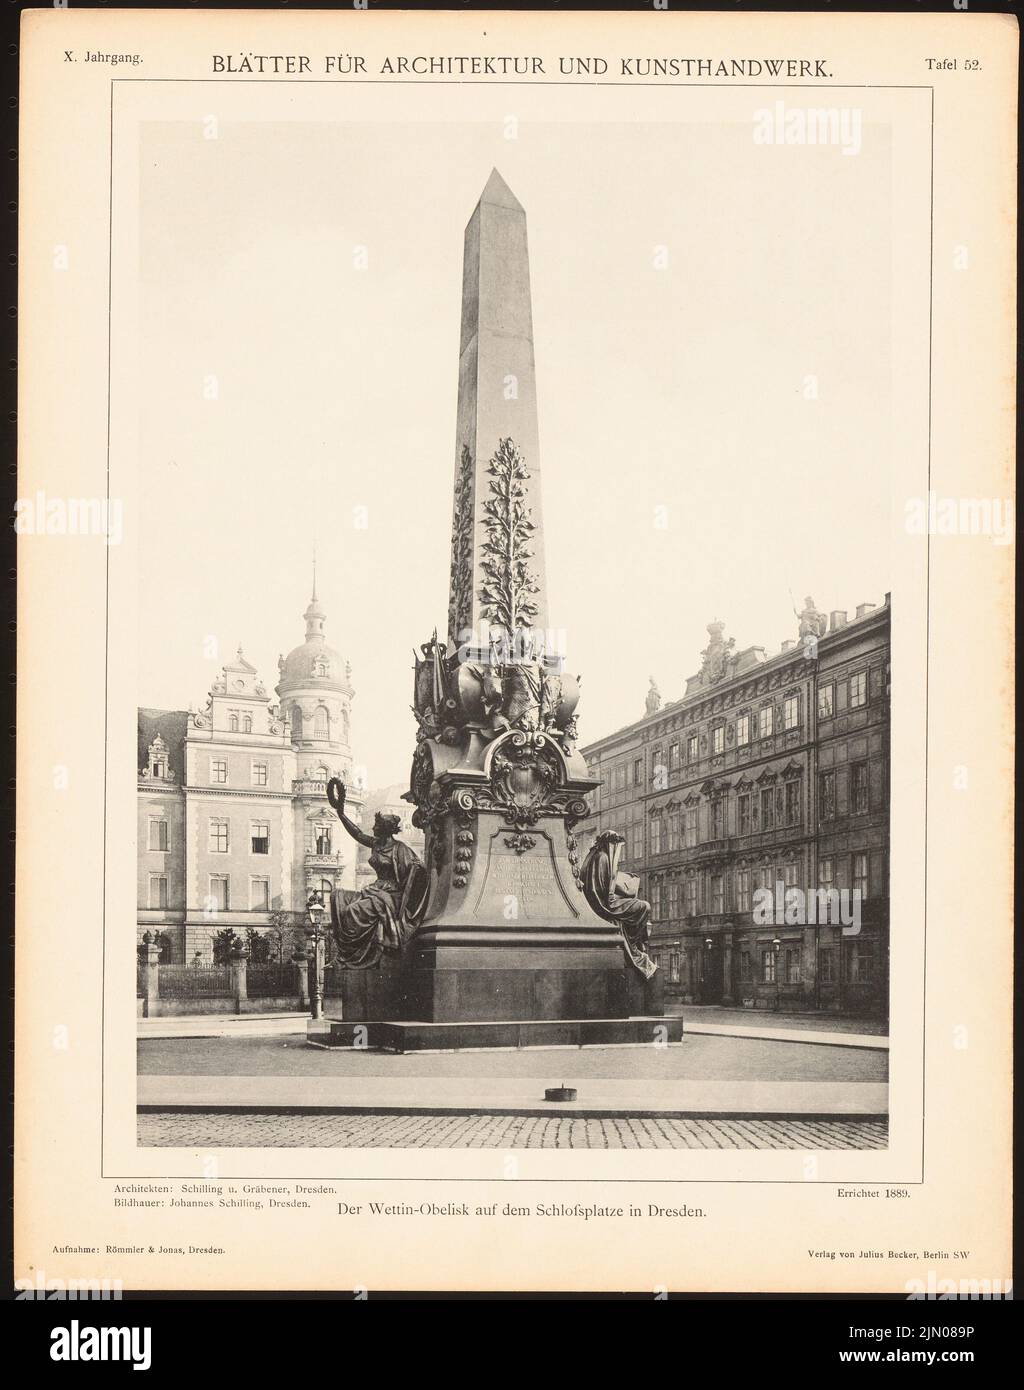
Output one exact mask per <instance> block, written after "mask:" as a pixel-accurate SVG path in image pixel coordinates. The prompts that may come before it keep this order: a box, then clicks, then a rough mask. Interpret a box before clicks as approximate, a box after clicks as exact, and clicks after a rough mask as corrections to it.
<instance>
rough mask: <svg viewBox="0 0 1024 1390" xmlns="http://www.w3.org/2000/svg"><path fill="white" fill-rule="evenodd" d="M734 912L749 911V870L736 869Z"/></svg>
mask: <svg viewBox="0 0 1024 1390" xmlns="http://www.w3.org/2000/svg"><path fill="white" fill-rule="evenodd" d="M736 910H737V912H749V911H750V870H749V869H737V871H736Z"/></svg>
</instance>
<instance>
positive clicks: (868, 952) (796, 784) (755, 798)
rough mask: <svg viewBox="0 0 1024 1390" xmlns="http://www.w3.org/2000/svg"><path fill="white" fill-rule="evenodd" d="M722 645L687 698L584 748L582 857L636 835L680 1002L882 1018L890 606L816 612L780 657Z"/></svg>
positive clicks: (658, 935)
mask: <svg viewBox="0 0 1024 1390" xmlns="http://www.w3.org/2000/svg"><path fill="white" fill-rule="evenodd" d="M723 634H724V624H722V623H720V622H717V621H716V622H713V623H710V624H709V625H708V635H709V642H708V646H707V648H706V649H705V650H704V652H703V653H702V656H703V661H702V665H701V668H700V670H699V671H698V672H697V673H696V674H695V675H693V676H691V677H690V678H689V679H688V680H687V682H686V689H685V692H684V694H683V696H682V698H681V699H679V700H676V701H674V702H673V703H670V704H668V705H665V706H662V704H661V698H660V695H659V693H658V690H657V687H656V685H655V684H654V682H653V680H652V682H651V690H650V692H649V694H648V696H647V706H646V713H645V715H644V717H643V718H641V719H639V720H638V721H637V722H636V723H634V724H630V725H628V726H627V727H626V728H623V729H619V730H618V731H617V732H615V733H613V734H609V735H608V736H607V737H606V738H602V739H599V740H597V741H596V742H594V743H592V744H590V745H589V746H587V747H586V748H584V749H583V750H582V752H583V755H584V757H585V759H586V761H587V764H588V767H589V768H590V771H591V773H592V774H593V775H594V776H595V777H599V778H600V780H601V787H600V789H599V791H598V792H597V793H595V795H594V797H593V798H592V808H591V815H590V817H589V818H588V819H587V821H586V822H585V823H584V824H583V826H582V827H581V829H580V831H579V832H578V833H579V839H580V843H581V851H582V852H584V853H585V852H586V849H587V848H588V847H589V845H590V844H591V843H592V842H593V840H594V837H595V836H596V835H597V834H598V833H599V832H600V831H605V830H612V831H616V832H618V833H619V834H621V835H622V836H623V837H624V839H625V848H624V852H623V857H622V867H624V868H628V869H629V870H631V871H632V872H634V873H638V874H639V875H640V877H641V884H642V887H641V895H642V896H643V897H645V898H647V899H648V901H649V902H650V903H651V908H652V914H651V952H652V954H653V955H654V957H655V959H656V960H657V962H658V964H659V967H660V969H661V971H662V980H663V983H664V990H665V997H666V1002H667V1003H669V1004H672V1003H675V1004H686V1003H701V1004H720V1005H723V1006H732V1007H746V1008H751V1009H756V1008H781V1009H784V1010H793V1011H797V1010H824V1011H841V1012H850V1013H875V1014H880V1015H881V1014H884V1013H886V1011H887V1009H888V956H889V653H890V599H889V595H888V594H887V595H886V597H885V602H884V603H883V604H881V605H877V606H876V605H874V604H862V605H860V606H859V607H858V608H857V610H856V616H855V617H854V618H852V619H848V617H847V614H846V613H845V612H843V611H840V610H836V611H833V612H832V613H831V614H828V615H826V614H825V613H823V612H819V610H818V609H817V608H816V607H815V605H814V603H813V600H811V599H810V598H808V599H807V600H806V601H805V606H804V609H803V611H802V612H801V613H800V614H799V628H798V632H797V636H796V637H795V638H793V639H791V640H788V641H786V642H784V643H783V644H782V649H781V651H779V652H778V653H776V654H775V655H772V656H769V655H767V654H766V652H765V650H764V648H761V647H749V648H747V649H746V650H743V651H736V650H734V641H733V639H731V638H730V639H728V640H727V639H726V638H725V637H724V635H723ZM759 890H760V891H759ZM823 919H824V920H823Z"/></svg>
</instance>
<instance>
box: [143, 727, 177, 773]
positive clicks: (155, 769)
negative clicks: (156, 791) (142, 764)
mask: <svg viewBox="0 0 1024 1390" xmlns="http://www.w3.org/2000/svg"><path fill="white" fill-rule="evenodd" d="M168 751H169V750H168V748H167V744H166V743H165V742H164V740H163V739H162V738H161V736H160V735H159V734H157V736H156V738H155V739H154V740H153V742H152V743H151V744H150V745H149V748H148V749H147V750H146V768H145V771H144V772H143V776H144V777H148V778H151V779H152V780H153V781H155V782H170V781H171V780H172V777H173V774H172V773H171V770H170V763H169V761H168Z"/></svg>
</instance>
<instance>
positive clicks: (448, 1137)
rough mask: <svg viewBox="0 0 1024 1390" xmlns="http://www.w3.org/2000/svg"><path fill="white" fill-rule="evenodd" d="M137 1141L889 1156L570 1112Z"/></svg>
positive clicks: (836, 1136)
mask: <svg viewBox="0 0 1024 1390" xmlns="http://www.w3.org/2000/svg"><path fill="white" fill-rule="evenodd" d="M138 1136H139V1143H140V1144H142V1145H152V1146H154V1147H164V1146H168V1145H170V1146H177V1147H192V1148H203V1149H205V1148H249V1147H260V1148H263V1147H266V1148H330V1149H406V1148H416V1149H419V1148H445V1149H455V1148H468V1149H804V1150H821V1149H884V1148H885V1147H886V1146H887V1144H888V1133H887V1126H886V1124H885V1122H884V1121H879V1120H852V1121H851V1120H831V1121H822V1120H793V1119H787V1120H761V1119H758V1120H720V1119H689V1120H679V1119H670V1118H663V1117H660V1116H659V1117H653V1118H646V1119H618V1118H609V1117H601V1118H598V1119H595V1118H584V1117H576V1116H568V1115H552V1116H551V1117H540V1116H532V1115H474V1114H461V1115H432V1114H429V1113H421V1114H415V1115H373V1114H359V1115H332V1114H322V1115H309V1114H302V1115H295V1114H281V1113H274V1112H270V1113H260V1114H253V1113H251V1112H244V1113H241V1114H224V1113H220V1112H215V1113H211V1112H209V1111H198V1112H193V1113H191V1114H187V1115H181V1114H143V1115H140V1116H139V1129H138Z"/></svg>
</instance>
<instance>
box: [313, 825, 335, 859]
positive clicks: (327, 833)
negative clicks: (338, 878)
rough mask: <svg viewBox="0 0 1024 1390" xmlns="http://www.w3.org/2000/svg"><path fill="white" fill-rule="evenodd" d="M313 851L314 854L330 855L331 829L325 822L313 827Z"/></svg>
mask: <svg viewBox="0 0 1024 1390" xmlns="http://www.w3.org/2000/svg"><path fill="white" fill-rule="evenodd" d="M313 851H314V853H316V854H330V853H331V827H330V824H329V823H328V822H327V821H323V822H317V824H316V825H314V826H313Z"/></svg>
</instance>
